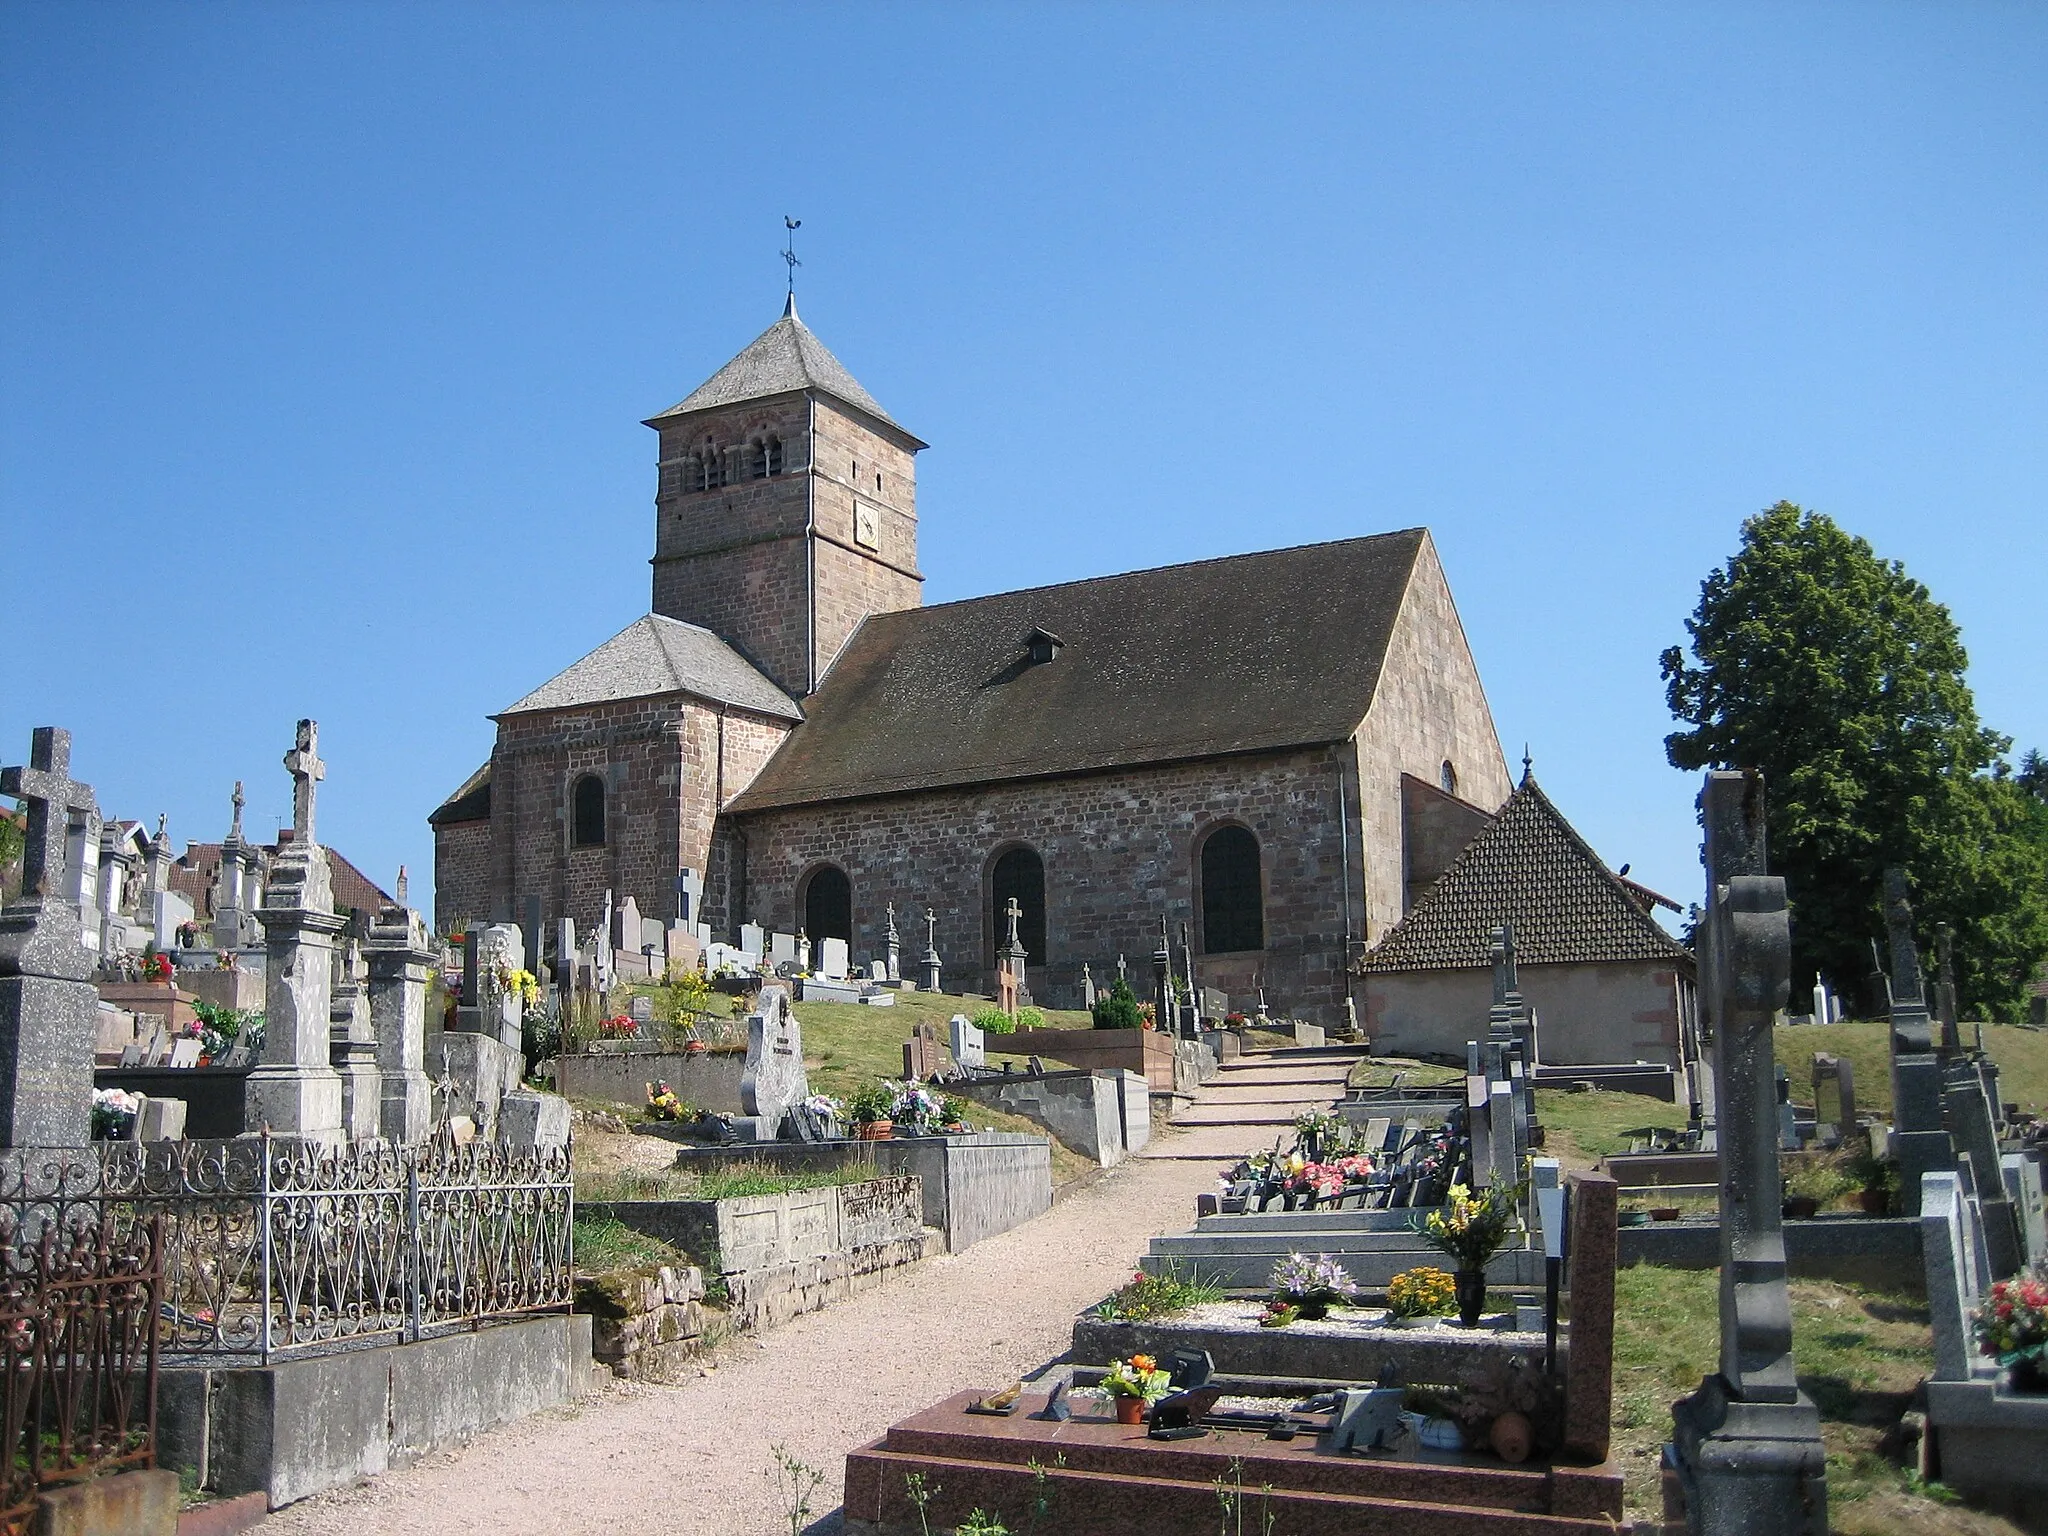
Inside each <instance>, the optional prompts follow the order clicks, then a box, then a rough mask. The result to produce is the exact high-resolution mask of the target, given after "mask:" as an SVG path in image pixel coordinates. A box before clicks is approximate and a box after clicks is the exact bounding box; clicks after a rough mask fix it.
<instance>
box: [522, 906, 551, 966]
mask: <svg viewBox="0 0 2048 1536" xmlns="http://www.w3.org/2000/svg"><path fill="white" fill-rule="evenodd" d="M545 931H546V929H545V925H544V924H543V922H542V919H541V900H540V898H539V897H538V896H528V897H527V898H526V899H525V900H524V901H523V902H521V903H520V912H519V939H520V944H521V946H522V947H523V948H524V949H525V951H526V955H527V964H526V968H527V969H528V970H529V971H531V972H533V974H534V976H535V978H536V979H538V978H539V976H540V975H541V969H542V968H541V961H540V957H541V955H542V954H543V953H545V949H544V945H545V942H546V941H545V939H544V938H543V934H544V933H545Z"/></svg>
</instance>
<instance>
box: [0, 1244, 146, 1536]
mask: <svg viewBox="0 0 2048 1536" xmlns="http://www.w3.org/2000/svg"><path fill="white" fill-rule="evenodd" d="M16 1215H17V1213H16V1212H14V1211H12V1210H0V1236H4V1237H5V1238H7V1239H8V1241H7V1244H6V1248H5V1262H4V1264H0V1369H4V1371H5V1376H4V1378H0V1400H4V1408H0V1418H4V1425H5V1435H6V1439H5V1443H4V1446H0V1451H4V1454H5V1455H6V1458H7V1462H6V1467H5V1471H4V1479H5V1482H4V1487H0V1533H4V1536H17V1533H26V1532H27V1531H29V1530H30V1529H32V1528H33V1526H34V1524H35V1519H36V1496H37V1494H39V1493H41V1492H42V1491H43V1490H44V1489H46V1488H50V1487H53V1486H57V1485H61V1484H65V1483H71V1482H78V1481H82V1480H84V1479H85V1478H89V1477H96V1476H98V1475H99V1474H101V1473H103V1472H113V1471H119V1470H122V1469H124V1468H129V1467H147V1466H149V1465H151V1464H152V1463H153V1462H154V1461H155V1459H156V1367H157V1330H156V1328H155V1327H153V1326H152V1323H153V1320H154V1319H155V1317H156V1315H157V1311H158V1306H159V1301H160V1296H161V1283H162V1269H161V1263H162V1253H163V1241H162V1229H161V1223H160V1222H159V1220H158V1219H157V1218H156V1217H154V1216H151V1217H147V1218H145V1219H143V1220H141V1221H139V1222H129V1223H125V1224H122V1223H117V1222H113V1221H102V1222H98V1223H95V1224H93V1225H90V1226H84V1225H73V1226H71V1227H69V1228H60V1227H59V1226H57V1225H56V1224H55V1223H53V1222H50V1221H47V1220H40V1219H35V1218H32V1219H31V1225H32V1226H33V1227H34V1228H35V1231H34V1233H33V1235H32V1236H31V1235H30V1234H29V1233H27V1232H26V1231H25V1230H24V1229H23V1228H22V1227H21V1226H20V1225H19V1224H17V1223H14V1222H13V1220H12V1218H13V1217H15V1216H16Z"/></svg>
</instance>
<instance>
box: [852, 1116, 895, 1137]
mask: <svg viewBox="0 0 2048 1536" xmlns="http://www.w3.org/2000/svg"><path fill="white" fill-rule="evenodd" d="M853 1134H854V1138H855V1139H856V1140H858V1141H888V1140H889V1139H890V1138H891V1137H893V1136H894V1135H895V1134H896V1125H895V1122H894V1121H891V1120H870V1121H868V1122H867V1124H865V1125H857V1126H855V1127H854V1128H853Z"/></svg>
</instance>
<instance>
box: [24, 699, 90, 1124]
mask: <svg viewBox="0 0 2048 1536" xmlns="http://www.w3.org/2000/svg"><path fill="white" fill-rule="evenodd" d="M0 794H5V795H13V796H15V797H16V798H18V799H20V800H21V801H23V802H24V803H25V805H26V807H27V812H28V814H27V818H26V824H25V826H24V828H23V846H22V853H21V894H20V895H19V896H17V897H16V898H15V899H14V900H13V901H12V902H10V903H8V905H7V907H6V909H5V911H0V1145H5V1146H10V1147H80V1146H84V1145H86V1143H88V1142H89V1141H91V1139H92V1064H93V1063H92V1054H93V1040H94V1037H95V1035H96V1033H97V1020H98V1015H99V994H98V992H97V991H96V990H95V989H94V988H93V985H92V983H91V982H89V981H87V980H86V977H87V976H88V975H90V974H91V971H92V956H91V955H89V954H88V953H87V952H86V950H85V946H84V945H83V944H81V943H80V942H79V921H78V912H77V909H76V908H74V907H73V906H72V905H71V904H70V903H69V902H67V901H66V900H65V899H64V896H63V894H62V893H63V890H64V839H65V832H66V829H67V827H68V824H69V820H70V816H71V813H72V811H74V810H77V809H80V808H90V807H91V805H92V803H93V802H92V789H91V786H89V785H85V784H80V783H78V782H76V781H75V780H73V778H72V777H71V733H70V732H69V731H63V730H59V729H57V728H56V727H54V726H47V725H45V726H38V727H36V729H35V731H34V732H33V733H32V734H31V736H30V746H29V760H28V766H27V767H25V768H8V769H6V770H4V771H0Z"/></svg>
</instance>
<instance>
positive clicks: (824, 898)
mask: <svg viewBox="0 0 2048 1536" xmlns="http://www.w3.org/2000/svg"><path fill="white" fill-rule="evenodd" d="M804 934H805V936H806V937H808V938H809V939H810V941H811V943H812V945H813V946H814V947H813V949H812V951H811V952H812V953H813V954H816V953H817V950H816V948H815V946H816V945H817V943H818V941H819V940H821V939H844V940H846V942H847V943H848V944H851V943H852V942H853V882H852V881H850V880H848V879H847V878H846V871H845V870H843V869H840V868H838V867H837V866H836V865H832V864H825V865H821V866H820V867H819V868H818V869H816V870H814V871H813V872H812V874H811V878H810V880H809V881H808V882H807V883H806V884H805V886H804Z"/></svg>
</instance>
